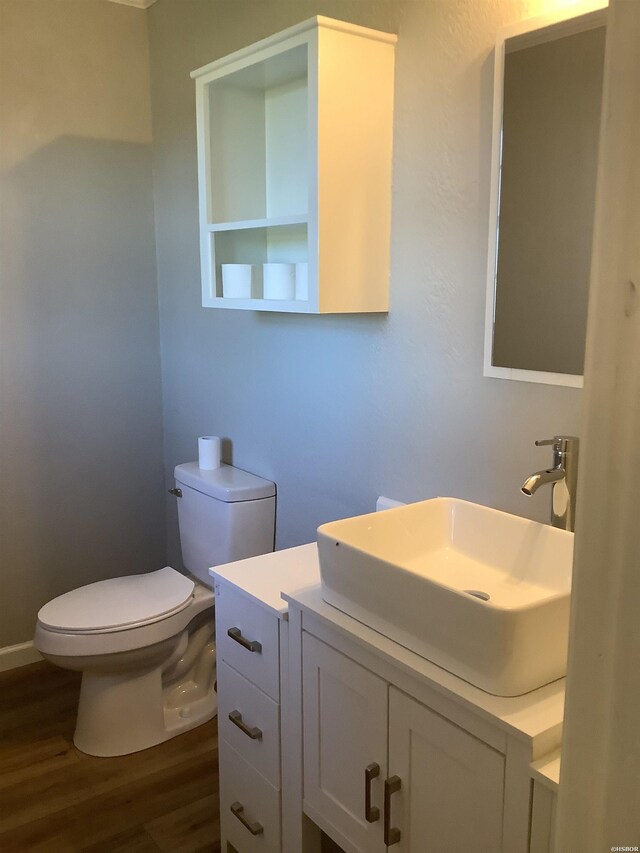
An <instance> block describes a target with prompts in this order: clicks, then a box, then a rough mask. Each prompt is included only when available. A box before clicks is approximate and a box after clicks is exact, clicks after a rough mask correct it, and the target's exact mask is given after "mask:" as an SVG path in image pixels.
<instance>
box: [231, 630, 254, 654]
mask: <svg viewBox="0 0 640 853" xmlns="http://www.w3.org/2000/svg"><path fill="white" fill-rule="evenodd" d="M227 634H228V635H229V637H231V639H232V640H235V641H236V643H240V645H241V646H242V648H243V649H246V650H247V651H249V652H258V653H259V652H261V651H262V643H259V642H258V641H257V640H247V638H246V637H243V636H242V631H241V630H240V628H229V630H228V631H227Z"/></svg>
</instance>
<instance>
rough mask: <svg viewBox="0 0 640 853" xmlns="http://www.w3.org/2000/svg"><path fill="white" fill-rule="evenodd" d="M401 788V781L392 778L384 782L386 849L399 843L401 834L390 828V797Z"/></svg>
mask: <svg viewBox="0 0 640 853" xmlns="http://www.w3.org/2000/svg"><path fill="white" fill-rule="evenodd" d="M400 788H402V779H401V778H400V777H399V776H392V777H391V778H390V779H385V782H384V843H385V844H386V845H387V847H391V845H392V844H397V843H398V841H400V837H401V833H400V830H399V829H398V827H397V826H391V795H392V794H395V793H396V791H399V790H400Z"/></svg>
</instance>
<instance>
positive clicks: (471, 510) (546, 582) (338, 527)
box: [318, 498, 573, 696]
mask: <svg viewBox="0 0 640 853" xmlns="http://www.w3.org/2000/svg"><path fill="white" fill-rule="evenodd" d="M318 550H319V556H320V575H321V579H322V595H323V598H324V600H325V601H327V602H328V603H329V604H332V605H334V606H335V607H337V608H339V609H340V610H342V611H344V612H345V613H348V614H349V615H350V616H353V617H354V618H356V619H358V620H359V621H361V622H363V623H365V624H366V625H369V626H370V627H371V628H374V629H375V630H376V631H379V632H380V633H381V634H384V635H385V636H386V637H389V638H391V639H393V640H395V641H396V642H398V643H401V644H402V645H403V646H406V647H407V648H409V649H411V650H412V651H414V652H416V653H417V654H419V655H421V656H422V657H424V658H427V660H430V661H432V662H433V663H436V664H438V665H439V666H441V667H443V668H444V669H446V670H448V671H449V672H452V673H454V674H455V675H458V676H460V677H461V678H464V679H465V680H466V681H469V682H470V683H471V684H475V685H476V687H480V688H481V689H482V690H486V691H487V692H488V693H493V694H495V695H498V696H519V695H520V694H522V693H528V692H529V691H530V690H534V689H535V688H537V687H541V686H542V685H543V684H547V683H548V682H550V681H554V680H555V679H557V678H561V677H562V676H563V675H564V674H565V672H566V663H567V642H568V632H569V596H570V591H571V567H572V560H573V533H568V532H566V531H564V530H557V529H555V528H553V527H550V526H549V525H546V524H538V523H537V522H535V521H529V520H527V519H524V518H520V517H519V516H515V515H509V514H508V513H505V512H498V511H497V510H493V509H489V508H487V507H484V506H479V505H477V504H473V503H469V502H467V501H461V500H457V499H455V498H434V499H433V500H428V501H422V502H420V503H415V504H407V505H406V506H403V507H399V508H397V509H390V510H386V511H385V512H378V513H372V514H370V515H361V516H357V517H356V518H347V519H344V520H342V521H334V522H331V523H329V524H324V525H322V527H319V528H318Z"/></svg>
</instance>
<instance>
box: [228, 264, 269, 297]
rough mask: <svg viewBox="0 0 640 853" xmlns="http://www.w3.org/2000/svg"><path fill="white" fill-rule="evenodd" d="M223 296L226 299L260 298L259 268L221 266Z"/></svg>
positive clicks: (247, 265)
mask: <svg viewBox="0 0 640 853" xmlns="http://www.w3.org/2000/svg"><path fill="white" fill-rule="evenodd" d="M220 266H221V267H222V295H223V296H224V297H225V299H251V298H254V299H255V298H258V297H259V296H260V293H259V290H260V281H259V272H258V271H259V267H257V266H256V265H255V264H220Z"/></svg>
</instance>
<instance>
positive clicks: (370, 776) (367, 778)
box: [364, 762, 380, 823]
mask: <svg viewBox="0 0 640 853" xmlns="http://www.w3.org/2000/svg"><path fill="white" fill-rule="evenodd" d="M379 775H380V765H379V764H376V763H375V762H374V763H373V764H369V765H368V767H365V769H364V816H365V818H366V820H367V823H375V822H376V821H377V820H380V809H379V808H378V807H377V806H372V805H371V783H372V781H373V780H374V779H376V778H377V777H378V776H379Z"/></svg>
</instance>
